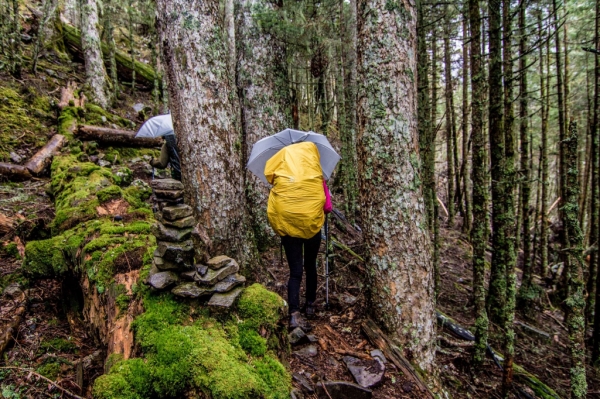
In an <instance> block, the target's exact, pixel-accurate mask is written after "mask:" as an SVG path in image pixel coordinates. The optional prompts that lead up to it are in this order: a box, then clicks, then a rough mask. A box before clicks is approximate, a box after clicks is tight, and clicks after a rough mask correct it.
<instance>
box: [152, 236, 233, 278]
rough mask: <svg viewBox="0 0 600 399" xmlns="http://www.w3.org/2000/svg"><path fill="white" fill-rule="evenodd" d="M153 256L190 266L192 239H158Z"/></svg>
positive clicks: (192, 249) (192, 254)
mask: <svg viewBox="0 0 600 399" xmlns="http://www.w3.org/2000/svg"><path fill="white" fill-rule="evenodd" d="M155 256H158V257H161V258H163V259H164V260H166V261H169V262H174V263H177V264H180V265H183V266H186V267H188V268H191V267H192V262H193V259H194V247H193V245H192V240H186V241H184V242H180V243H176V242H168V241H158V248H156V252H155ZM236 272H237V270H236ZM225 277H226V276H223V278H225Z"/></svg>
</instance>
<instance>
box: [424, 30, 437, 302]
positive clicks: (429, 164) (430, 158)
mask: <svg viewBox="0 0 600 399" xmlns="http://www.w3.org/2000/svg"><path fill="white" fill-rule="evenodd" d="M437 57H438V47H437V28H436V27H435V25H434V26H433V29H432V30H431V108H430V110H431V117H430V120H431V127H430V129H431V130H430V134H429V137H428V138H427V144H426V146H427V147H428V148H427V152H426V154H425V156H426V161H425V165H424V169H426V170H427V172H426V183H425V184H426V185H427V186H428V188H427V189H426V190H427V191H428V192H429V193H428V195H430V196H431V198H429V201H431V204H432V205H431V208H430V209H429V210H428V215H429V216H430V217H429V218H428V220H427V221H428V223H429V228H430V229H431V231H432V232H433V272H434V281H435V295H436V298H437V295H438V294H439V293H440V218H439V205H438V201H437V198H438V196H437V185H436V180H435V139H436V136H437V131H438V122H437V105H438V94H437V89H438V64H437Z"/></svg>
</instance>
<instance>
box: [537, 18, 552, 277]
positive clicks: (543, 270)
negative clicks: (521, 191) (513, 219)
mask: <svg viewBox="0 0 600 399" xmlns="http://www.w3.org/2000/svg"><path fill="white" fill-rule="evenodd" d="M538 30H539V32H540V36H541V35H542V17H541V15H540V16H538ZM548 46H549V44H548V42H546V54H544V50H543V46H540V49H539V54H540V55H539V56H540V103H541V104H540V105H541V119H542V120H541V128H540V136H541V138H540V140H541V142H542V143H541V155H540V158H541V163H542V166H541V169H542V182H541V183H542V199H541V211H540V213H541V221H540V224H541V226H540V274H541V275H542V277H546V276H547V275H548V217H547V213H548V188H549V186H550V181H549V179H548V178H549V176H548V109H549V105H548V97H547V95H548V90H547V87H548V84H549V79H550V75H549V73H548V69H549V65H548V62H546V63H545V67H544V60H546V61H547V60H548V57H549V51H548ZM544 68H546V69H544Z"/></svg>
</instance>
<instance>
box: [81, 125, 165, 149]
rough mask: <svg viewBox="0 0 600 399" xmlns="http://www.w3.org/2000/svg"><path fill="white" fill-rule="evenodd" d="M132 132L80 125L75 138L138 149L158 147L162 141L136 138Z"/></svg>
mask: <svg viewBox="0 0 600 399" xmlns="http://www.w3.org/2000/svg"><path fill="white" fill-rule="evenodd" d="M135 134H136V133H135V132H134V131H132V130H121V129H111V128H107V127H98V126H89V125H80V126H78V127H77V130H76V131H75V136H76V137H77V138H78V139H80V140H89V141H92V140H94V141H99V142H103V143H109V144H120V145H128V146H136V147H157V146H160V145H161V143H162V140H161V139H160V138H156V139H151V138H147V137H135Z"/></svg>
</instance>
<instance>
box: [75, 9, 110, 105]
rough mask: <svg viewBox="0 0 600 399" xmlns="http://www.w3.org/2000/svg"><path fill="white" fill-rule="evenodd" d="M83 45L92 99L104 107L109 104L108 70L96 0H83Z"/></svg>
mask: <svg viewBox="0 0 600 399" xmlns="http://www.w3.org/2000/svg"><path fill="white" fill-rule="evenodd" d="M81 20H82V24H81V47H82V48H83V58H84V60H85V81H86V84H87V86H88V88H89V94H90V97H91V99H92V100H93V101H94V102H96V103H97V104H98V105H100V106H101V107H103V108H107V107H108V105H109V97H108V94H107V93H108V91H107V83H106V70H105V69H104V61H103V60H102V50H101V49H100V36H99V34H98V6H97V4H96V0H81Z"/></svg>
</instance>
